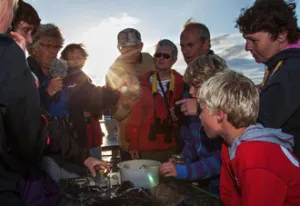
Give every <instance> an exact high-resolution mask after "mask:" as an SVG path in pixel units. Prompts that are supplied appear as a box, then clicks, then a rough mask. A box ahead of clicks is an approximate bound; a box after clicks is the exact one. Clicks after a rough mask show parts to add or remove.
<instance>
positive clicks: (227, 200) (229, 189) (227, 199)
mask: <svg viewBox="0 0 300 206" xmlns="http://www.w3.org/2000/svg"><path fill="white" fill-rule="evenodd" d="M236 195H237V194H236V190H235V186H234V182H233V180H232V178H231V177H230V175H229V173H228V171H227V170H226V166H225V164H222V167H221V174H220V199H221V200H222V202H223V204H224V205H232V202H233V201H234V196H236Z"/></svg>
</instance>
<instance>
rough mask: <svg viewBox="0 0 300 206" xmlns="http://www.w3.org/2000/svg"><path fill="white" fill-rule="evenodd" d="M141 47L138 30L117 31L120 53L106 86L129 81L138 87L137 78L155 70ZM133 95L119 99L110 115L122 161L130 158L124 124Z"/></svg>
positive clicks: (108, 76) (119, 84) (151, 60)
mask: <svg viewBox="0 0 300 206" xmlns="http://www.w3.org/2000/svg"><path fill="white" fill-rule="evenodd" d="M142 49H143V42H142V39H141V34H140V32H139V31H137V30H136V29H133V28H126V29H124V30H122V31H120V32H119V34H118V50H119V52H120V54H121V55H120V56H119V57H118V58H117V59H116V60H115V62H114V63H113V65H112V66H111V67H110V68H109V71H108V73H107V74H106V84H107V86H108V87H111V88H113V89H121V88H122V87H123V86H124V85H127V86H128V84H129V83H130V82H131V83H130V84H131V86H133V87H139V83H138V82H139V81H138V79H139V78H140V77H142V76H143V74H145V73H146V72H149V71H152V70H155V67H154V63H153V58H152V56H151V55H150V54H149V53H144V52H141V51H142ZM132 82H133V84H132ZM136 91H138V89H137V90H136ZM137 95H138V94H137ZM133 96H135V95H134V94H131V95H130V96H128V98H122V99H120V101H119V103H118V106H117V107H115V108H114V109H113V111H112V115H113V117H114V118H115V119H116V121H117V130H118V142H119V145H120V148H121V159H122V161H124V160H128V159H130V155H129V153H128V142H127V141H126V138H125V126H126V122H127V118H128V116H129V114H130V111H131V103H132V102H131V101H130V99H135V98H138V96H136V97H133Z"/></svg>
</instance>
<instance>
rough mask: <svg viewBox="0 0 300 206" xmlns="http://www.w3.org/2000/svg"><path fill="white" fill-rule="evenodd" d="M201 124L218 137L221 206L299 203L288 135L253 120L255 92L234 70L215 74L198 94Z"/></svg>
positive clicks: (256, 108)
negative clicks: (221, 139) (221, 140)
mask: <svg viewBox="0 0 300 206" xmlns="http://www.w3.org/2000/svg"><path fill="white" fill-rule="evenodd" d="M198 100H199V103H200V107H201V114H200V119H201V124H202V126H203V128H204V130H205V132H206V134H207V135H208V137H209V138H211V139H213V138H216V137H219V136H221V137H222V138H223V139H224V143H223V146H222V169H221V183H220V196H221V200H222V201H223V202H224V204H225V205H231V206H235V205H255V206H265V205H272V206H277V205H278V206H279V205H280V206H282V205H284V206H287V205H295V206H296V205H300V176H299V174H300V168H299V161H298V160H297V159H296V158H295V156H293V154H292V153H291V152H292V148H293V145H294V142H293V137H292V136H291V135H288V134H285V133H283V132H282V131H281V130H280V129H270V128H264V127H263V126H262V125H260V124H256V119H257V115H258V111H259V94H258V91H257V89H256V87H255V85H254V83H253V82H252V81H251V80H250V79H248V78H247V77H245V76H243V75H242V74H240V73H237V72H235V71H227V72H222V73H218V74H216V75H215V76H213V77H212V78H210V79H209V80H208V81H206V82H205V83H204V84H203V85H202V87H201V89H200V91H199V92H198Z"/></svg>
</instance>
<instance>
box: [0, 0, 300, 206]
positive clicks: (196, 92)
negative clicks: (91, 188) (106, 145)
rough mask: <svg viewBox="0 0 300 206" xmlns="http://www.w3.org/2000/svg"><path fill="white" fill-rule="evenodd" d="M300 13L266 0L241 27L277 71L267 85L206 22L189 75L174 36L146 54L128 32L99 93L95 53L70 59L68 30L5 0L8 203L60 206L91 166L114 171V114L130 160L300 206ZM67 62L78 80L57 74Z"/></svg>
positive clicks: (230, 196) (78, 49) (0, 79)
mask: <svg viewBox="0 0 300 206" xmlns="http://www.w3.org/2000/svg"><path fill="white" fill-rule="evenodd" d="M294 9H295V4H292V7H291V5H290V4H288V3H286V2H284V1H282V0H258V1H256V2H255V3H254V4H253V6H251V7H250V8H247V9H245V10H243V12H242V13H241V14H240V16H239V18H238V19H237V21H236V26H237V28H238V29H239V30H240V32H241V33H242V35H243V37H244V38H245V40H246V45H245V49H246V50H247V51H249V52H251V54H252V55H253V58H254V59H255V60H256V62H257V63H263V64H265V65H266V67H267V68H266V72H265V76H264V79H263V81H262V82H261V84H260V85H255V84H254V83H253V82H252V81H251V80H250V79H249V78H247V77H245V76H244V75H242V74H241V73H238V72H236V71H233V70H230V68H228V66H227V64H226V61H225V60H224V59H222V58H221V57H219V56H218V55H216V54H215V53H214V52H213V51H212V50H211V41H210V38H211V36H210V32H209V29H208V27H207V26H206V25H205V24H202V23H198V22H187V23H186V24H185V25H184V27H183V29H182V32H181V35H180V47H181V52H182V54H183V57H184V60H185V62H186V64H187V68H186V70H185V72H184V75H181V74H179V73H178V72H177V71H176V69H173V65H174V63H175V62H176V60H177V56H178V48H177V47H176V45H175V44H174V43H173V42H172V41H170V40H168V39H163V40H160V41H159V42H158V43H157V45H156V49H155V53H154V55H153V56H152V55H150V54H149V53H144V52H142V50H143V42H142V38H141V34H140V32H139V31H138V30H136V29H134V28H126V29H124V30H122V31H120V32H119V34H118V36H117V48H118V50H119V52H120V55H119V57H118V58H117V59H116V60H115V62H114V63H113V64H112V66H111V67H110V68H109V70H108V72H107V75H106V85H105V86H104V87H98V86H95V85H94V84H93V83H92V81H91V79H90V78H89V77H88V76H87V75H86V74H85V73H84V72H83V71H82V68H83V66H84V63H85V61H86V59H87V58H88V54H87V51H86V50H85V48H84V46H83V45H82V44H76V43H74V44H70V45H67V46H66V47H65V48H64V49H63V50H62V52H61V57H60V58H59V59H62V60H63V61H61V60H58V57H57V56H58V52H59V51H60V50H61V49H62V48H63V44H64V39H63V35H62V33H61V31H60V29H59V28H58V27H57V26H56V25H54V24H40V18H39V16H38V13H37V12H36V11H35V9H34V8H33V7H32V6H31V5H29V4H27V3H25V2H23V1H18V0H3V1H1V2H0V10H1V13H0V33H1V34H0V54H1V60H0V73H1V75H0V84H1V87H0V88H1V89H0V93H1V95H0V114H1V115H0V123H1V124H0V126H1V128H0V184H1V187H0V201H1V204H2V203H3V204H4V205H11V206H15V205H56V204H57V203H58V201H59V195H56V193H55V191H56V189H57V188H56V187H55V186H56V185H57V183H58V182H59V181H60V180H61V179H64V178H72V177H77V176H81V175H86V169H85V167H87V168H88V169H89V171H90V173H91V174H92V175H95V173H96V171H98V170H100V169H104V170H109V169H110V168H109V165H108V164H107V163H105V162H103V161H101V160H99V159H100V156H101V155H100V154H101V151H100V145H101V129H100V126H99V122H98V119H99V117H100V116H101V115H102V114H103V112H105V111H107V110H109V111H110V112H111V114H112V116H113V117H114V119H115V120H116V121H117V132H118V133H117V136H118V142H119V145H120V149H121V160H122V161H124V160H130V159H152V160H157V161H160V162H162V164H161V166H160V169H159V170H160V174H161V175H162V176H166V177H169V176H173V177H175V178H178V179H183V180H188V181H198V184H199V186H200V187H205V188H206V189H208V190H209V191H210V192H212V193H214V194H216V195H220V198H221V200H222V202H223V203H224V204H225V205H258V206H259V205H278V206H279V205H285V206H288V205H295V206H296V205H300V175H299V173H300V168H299V159H298V158H300V145H299V144H300V143H299V141H300V140H299V138H300V121H299V120H300V117H299V116H300V115H299V114H300V113H299V112H300V91H299V90H300V87H299V83H298V82H299V81H298V78H299V77H300V73H299V72H300V71H299V70H298V69H297V67H298V63H300V30H299V27H298V25H297V18H296V14H295V10H294ZM27 52H28V58H27V59H25V56H26V55H25V54H26V53H27ZM55 61H56V62H57V61H59V62H58V63H60V64H61V67H64V66H65V67H67V70H66V74H64V75H61V76H59V75H58V76H57V75H54V74H53V72H52V70H53V67H54V66H53V64H54V62H55ZM173 154H180V155H182V156H183V157H184V163H182V162H181V163H178V162H177V163H176V162H175V161H174V159H172V155H173ZM33 181H34V182H35V185H39V187H38V189H37V187H35V188H34V187H30V184H31V185H33ZM45 181H47V183H45ZM28 185H29V186H28ZM51 185H52V186H53V187H52V188H51ZM30 188H33V189H31V190H30ZM57 192H59V189H57ZM42 196H43V198H41V197H42ZM37 197H39V198H37ZM37 201H38V202H37Z"/></svg>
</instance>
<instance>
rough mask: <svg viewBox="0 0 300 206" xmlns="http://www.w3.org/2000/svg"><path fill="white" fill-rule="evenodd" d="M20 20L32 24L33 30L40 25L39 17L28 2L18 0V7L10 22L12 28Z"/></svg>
mask: <svg viewBox="0 0 300 206" xmlns="http://www.w3.org/2000/svg"><path fill="white" fill-rule="evenodd" d="M21 21H25V22H26V23H28V24H30V25H33V26H34V30H35V29H36V28H37V27H38V26H39V25H40V22H41V19H40V17H39V15H38V13H37V11H36V10H35V9H34V8H33V7H32V6H31V5H30V4H28V3H26V2H24V1H21V0H19V2H18V8H17V11H16V12H15V15H14V19H13V21H12V24H11V26H12V28H13V29H14V28H15V27H16V26H17V25H18V24H19V23H20V22H21Z"/></svg>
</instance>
